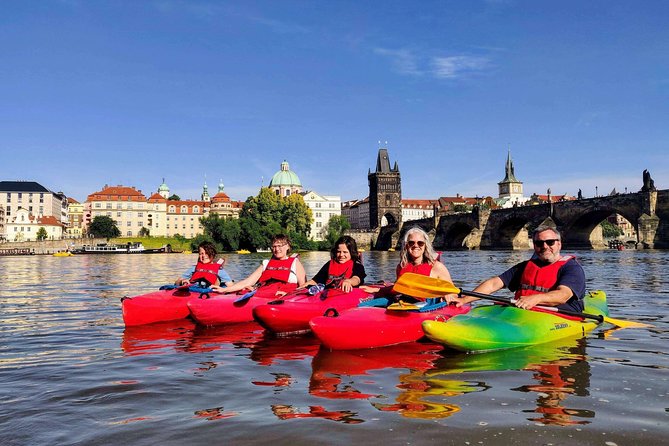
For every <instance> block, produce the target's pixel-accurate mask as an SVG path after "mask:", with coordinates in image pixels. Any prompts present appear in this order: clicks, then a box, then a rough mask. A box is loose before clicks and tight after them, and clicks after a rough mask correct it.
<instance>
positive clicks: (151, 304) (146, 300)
mask: <svg viewBox="0 0 669 446" xmlns="http://www.w3.org/2000/svg"><path fill="white" fill-rule="evenodd" d="M207 291H210V290H209V289H208V288H199V287H196V286H192V287H190V288H183V287H180V288H177V289H174V288H171V289H165V290H159V291H154V292H153V293H148V294H142V295H140V296H134V297H124V298H122V299H121V308H122V309H123V322H125V325H126V327H129V326H133V325H144V324H151V323H153V322H164V321H172V320H176V319H185V318H187V317H188V315H189V314H190V311H188V306H187V303H188V301H189V300H191V299H197V298H198V297H199V296H200V295H202V293H206V292H207Z"/></svg>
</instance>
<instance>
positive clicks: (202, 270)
mask: <svg viewBox="0 0 669 446" xmlns="http://www.w3.org/2000/svg"><path fill="white" fill-rule="evenodd" d="M222 265H223V264H222V263H219V262H210V263H202V262H200V261H198V262H197V264H196V265H195V271H194V272H193V275H192V276H190V281H191V282H194V281H196V280H197V279H205V280H207V281H208V282H209V283H211V284H212V285H216V282H218V280H219V279H218V270H219V269H221V266H222Z"/></svg>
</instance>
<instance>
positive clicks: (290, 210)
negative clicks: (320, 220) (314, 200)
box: [281, 194, 314, 236]
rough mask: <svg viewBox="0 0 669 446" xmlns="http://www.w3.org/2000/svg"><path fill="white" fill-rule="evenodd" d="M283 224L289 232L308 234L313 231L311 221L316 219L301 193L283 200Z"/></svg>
mask: <svg viewBox="0 0 669 446" xmlns="http://www.w3.org/2000/svg"><path fill="white" fill-rule="evenodd" d="M282 201H283V202H282V205H283V206H282V207H281V216H282V223H283V224H282V226H283V227H284V228H286V231H288V232H296V233H298V234H302V235H305V236H306V235H307V234H309V232H310V231H311V222H312V221H314V219H313V216H312V213H311V209H309V207H308V206H307V204H306V203H305V202H304V197H302V195H300V194H293V195H289V196H288V197H286V198H284V199H283V200H282Z"/></svg>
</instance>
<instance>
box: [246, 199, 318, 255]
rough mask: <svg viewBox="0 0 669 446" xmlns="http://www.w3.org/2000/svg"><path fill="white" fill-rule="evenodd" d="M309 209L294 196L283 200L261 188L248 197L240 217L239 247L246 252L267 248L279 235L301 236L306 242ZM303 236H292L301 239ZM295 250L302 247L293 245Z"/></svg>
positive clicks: (309, 222) (308, 228)
mask: <svg viewBox="0 0 669 446" xmlns="http://www.w3.org/2000/svg"><path fill="white" fill-rule="evenodd" d="M312 221H313V218H312V216H311V210H310V209H309V208H308V207H307V205H306V204H305V203H304V198H302V196H301V195H299V194H294V195H291V196H289V197H286V198H283V197H280V196H279V195H277V194H276V193H275V192H274V191H272V190H271V189H269V188H266V187H264V188H262V189H261V190H260V193H259V194H258V195H257V196H255V197H249V198H248V199H247V200H246V202H245V203H244V206H243V207H242V212H241V214H240V218H239V225H240V228H241V235H240V246H241V247H242V248H246V249H257V248H267V247H269V242H270V239H271V238H272V236H274V235H276V234H279V233H286V234H287V235H289V236H290V234H296V235H298V234H299V235H301V236H303V237H304V239H305V240H306V236H307V234H308V233H309V230H310V227H311V222H312ZM303 237H292V236H291V240H292V239H293V238H295V239H296V240H301V239H302V238H303ZM294 245H295V246H294V247H295V248H303V247H302V246H300V245H298V242H294Z"/></svg>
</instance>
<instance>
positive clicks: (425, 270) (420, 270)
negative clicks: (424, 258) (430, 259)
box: [395, 263, 432, 278]
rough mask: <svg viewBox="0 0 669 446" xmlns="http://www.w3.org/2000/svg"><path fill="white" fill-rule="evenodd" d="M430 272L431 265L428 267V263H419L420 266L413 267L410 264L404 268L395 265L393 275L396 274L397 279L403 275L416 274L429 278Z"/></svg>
mask: <svg viewBox="0 0 669 446" xmlns="http://www.w3.org/2000/svg"><path fill="white" fill-rule="evenodd" d="M431 272H432V265H430V264H429V263H421V264H420V265H413V264H411V263H407V264H406V265H404V268H401V267H400V265H397V268H396V270H395V274H397V277H398V278H399V277H400V276H401V275H402V274H404V273H416V274H422V275H423V276H428V277H429V276H430V273H431Z"/></svg>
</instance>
